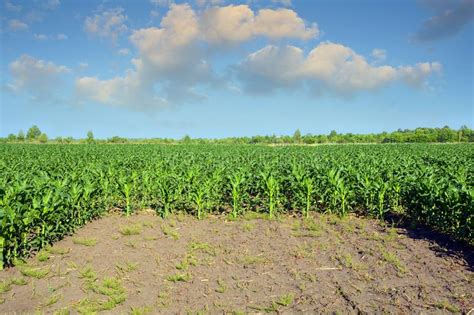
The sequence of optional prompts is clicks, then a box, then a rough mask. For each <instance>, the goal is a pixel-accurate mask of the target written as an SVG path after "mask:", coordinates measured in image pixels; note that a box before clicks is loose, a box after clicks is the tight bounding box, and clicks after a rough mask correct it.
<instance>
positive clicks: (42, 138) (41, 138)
mask: <svg viewBox="0 0 474 315" xmlns="http://www.w3.org/2000/svg"><path fill="white" fill-rule="evenodd" d="M38 140H39V142H41V143H46V142H48V135H46V134H45V133H42V134H40V135H39V137H38Z"/></svg>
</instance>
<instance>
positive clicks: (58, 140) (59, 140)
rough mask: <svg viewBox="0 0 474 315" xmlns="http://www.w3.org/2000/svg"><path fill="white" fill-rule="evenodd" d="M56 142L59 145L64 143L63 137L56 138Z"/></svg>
mask: <svg viewBox="0 0 474 315" xmlns="http://www.w3.org/2000/svg"><path fill="white" fill-rule="evenodd" d="M55 140H56V142H57V143H63V138H62V137H56V139H55Z"/></svg>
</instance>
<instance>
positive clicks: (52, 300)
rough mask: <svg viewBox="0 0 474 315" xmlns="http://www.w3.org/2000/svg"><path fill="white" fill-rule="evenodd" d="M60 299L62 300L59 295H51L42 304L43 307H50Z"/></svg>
mask: <svg viewBox="0 0 474 315" xmlns="http://www.w3.org/2000/svg"><path fill="white" fill-rule="evenodd" d="M61 298H62V295H61V294H53V295H51V296H50V297H49V298H48V300H47V301H46V302H45V303H44V306H50V305H53V304H56V303H57V302H58V301H59V300H60V299H61Z"/></svg>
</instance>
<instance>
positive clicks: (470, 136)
mask: <svg viewBox="0 0 474 315" xmlns="http://www.w3.org/2000/svg"><path fill="white" fill-rule="evenodd" d="M0 142H2V143H60V144H63V143H65V144H68V143H87V144H97V143H149V144H177V143H186V144H206V143H209V144H273V145H278V144H309V145H310V144H326V143H456V142H474V130H473V129H470V128H468V127H467V126H461V128H459V129H457V130H456V129H452V128H450V127H448V126H444V127H442V128H416V129H403V130H402V129H398V130H396V131H393V132H381V133H368V134H354V133H338V132H337V131H335V130H332V131H331V132H330V133H329V134H327V135H326V134H319V135H313V134H309V133H308V134H305V135H303V134H302V133H301V131H300V130H299V129H298V130H296V131H295V132H294V133H293V135H282V136H277V135H271V136H269V135H267V136H253V137H229V138H221V139H208V138H191V137H190V136H189V135H186V136H184V137H183V138H181V139H172V138H143V139H129V138H123V137H119V136H114V137H111V138H107V139H96V138H95V137H94V134H93V132H92V131H88V132H87V134H86V137H85V138H82V139H74V138H73V137H56V138H54V139H49V138H48V135H47V134H46V133H44V132H42V131H41V130H40V129H39V128H38V126H36V125H34V126H32V127H30V128H29V129H28V131H27V133H26V135H25V133H24V132H23V130H20V131H19V132H18V134H17V135H15V134H9V135H8V136H7V137H6V138H0Z"/></svg>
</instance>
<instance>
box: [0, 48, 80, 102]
mask: <svg viewBox="0 0 474 315" xmlns="http://www.w3.org/2000/svg"><path fill="white" fill-rule="evenodd" d="M70 72H71V70H70V69H69V68H67V67H66V66H62V65H56V64H54V63H52V62H47V61H44V60H40V59H36V58H34V57H31V56H29V55H22V56H21V57H19V58H18V59H16V60H15V61H13V62H12V63H11V64H10V74H11V76H12V78H13V82H12V83H10V84H8V86H7V87H8V88H9V89H10V90H11V91H13V92H16V93H21V92H26V93H28V94H30V95H31V96H33V97H34V98H36V99H45V98H49V97H50V96H51V95H52V94H53V92H54V89H55V87H57V85H58V84H59V83H60V77H61V75H63V74H67V73H70Z"/></svg>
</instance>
